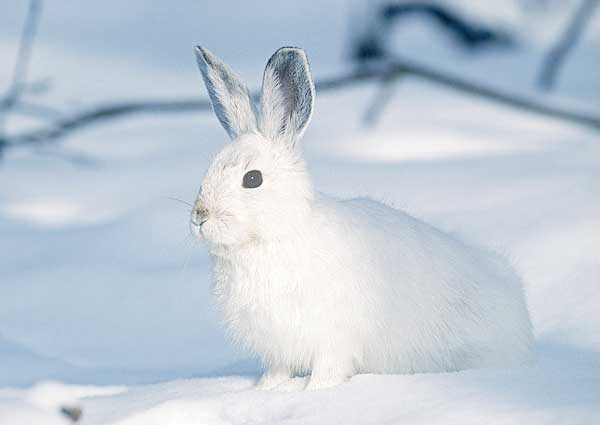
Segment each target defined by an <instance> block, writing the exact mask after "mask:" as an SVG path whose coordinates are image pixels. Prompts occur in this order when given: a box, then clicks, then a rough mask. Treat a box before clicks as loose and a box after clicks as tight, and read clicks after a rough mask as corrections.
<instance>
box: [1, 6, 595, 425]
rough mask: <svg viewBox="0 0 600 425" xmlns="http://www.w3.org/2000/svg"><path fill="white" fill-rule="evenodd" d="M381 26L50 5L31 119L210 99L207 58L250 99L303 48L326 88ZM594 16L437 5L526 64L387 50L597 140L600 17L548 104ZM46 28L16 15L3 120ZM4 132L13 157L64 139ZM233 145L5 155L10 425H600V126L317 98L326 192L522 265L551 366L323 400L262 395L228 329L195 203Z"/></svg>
mask: <svg viewBox="0 0 600 425" xmlns="http://www.w3.org/2000/svg"><path fill="white" fill-rule="evenodd" d="M203 3H206V4H203ZM367 3H368V2H359V1H353V2H346V1H341V0H328V1H319V2H317V1H314V2H312V1H303V2H278V1H274V0H269V1H267V2H261V6H260V7H257V6H256V4H254V3H253V2H236V3H235V4H230V3H227V2H220V3H219V2H194V1H191V0H186V1H180V2H176V3H171V2H152V3H150V2H143V1H138V0H136V1H131V2H118V1H116V0H110V1H105V2H95V3H91V4H85V5H83V4H75V3H72V2H50V1H46V2H43V3H41V5H42V13H41V14H40V22H39V27H38V28H37V34H36V37H35V44H34V47H33V51H32V56H31V60H30V64H29V71H28V76H27V77H28V81H32V82H35V81H40V82H41V83H39V85H41V86H44V85H46V86H47V87H46V89H44V88H42V89H39V91H40V93H37V94H36V93H31V94H28V95H27V96H29V97H28V98H27V99H31V102H32V103H36V104H41V105H48V106H51V107H52V109H53V110H54V109H56V110H57V111H58V113H60V114H63V115H64V116H70V115H71V114H75V113H77V112H78V111H81V110H85V109H86V108H91V107H95V106H97V105H102V104H107V103H112V102H121V101H122V102H131V101H137V100H143V99H158V100H160V99H183V100H185V99H189V98H194V99H196V98H198V99H207V96H206V91H205V88H204V85H203V84H202V79H201V77H200V75H199V73H198V70H197V67H196V63H195V59H194V54H193V46H194V45H196V44H202V45H204V46H206V47H208V48H209V49H211V50H212V51H213V52H215V53H218V55H219V56H220V57H222V58H223V59H224V60H226V61H227V63H229V64H230V65H231V66H232V67H233V68H234V69H235V70H236V71H237V72H238V73H239V74H240V75H241V76H243V78H244V79H245V81H246V82H247V83H248V85H249V86H250V87H251V88H258V87H259V86H260V83H261V78H262V72H263V68H264V64H265V62H266V60H267V59H268V58H269V56H270V55H271V54H272V53H273V52H274V51H275V50H276V49H277V48H279V47H281V46H284V45H296V46H301V47H303V48H304V49H305V50H306V51H307V53H308V55H309V59H310V61H311V67H312V71H313V73H314V76H315V79H316V81H317V82H319V81H325V80H326V79H329V78H332V77H335V76H339V75H346V74H347V73H349V72H351V71H352V70H353V69H354V68H353V67H355V66H356V64H355V63H352V62H351V61H350V59H349V46H350V45H351V43H352V35H353V34H354V33H357V34H359V33H360V32H361V31H365V27H368V25H370V24H372V21H371V18H370V17H369V13H367V12H364V11H370V10H372V9H374V8H375V6H374V5H375V4H376V2H373V4H367ZM579 3H580V2H579V1H565V2H558V1H550V0H548V1H542V0H539V1H538V0H528V1H525V0H514V1H508V2H500V1H494V2H477V3H475V2H467V1H463V0H453V1H451V0H448V1H444V2H436V4H438V5H442V6H444V7H449V8H450V9H451V10H453V11H455V12H456V13H458V14H459V15H460V16H464V17H466V18H468V19H469V20H470V21H473V22H478V23H480V24H482V25H489V26H491V27H492V28H501V29H503V31H506V32H507V33H509V34H511V36H512V38H513V45H512V46H494V47H489V48H486V49H480V50H473V49H471V50H468V49H465V48H464V47H461V46H460V45H458V44H457V42H456V41H454V40H452V39H451V38H449V37H448V36H447V34H446V32H444V30H443V29H440V28H438V27H437V26H436V25H433V24H432V23H431V20H430V19H429V18H427V17H422V16H420V15H416V16H411V17H410V19H405V20H403V21H402V22H401V24H398V25H396V26H394V28H393V29H391V30H390V31H389V34H388V40H387V47H388V48H389V49H390V51H391V52H392V54H393V55H397V56H398V57H401V58H407V59H409V60H411V61H413V62H415V63H418V64H422V65H423V66H425V67H428V69H435V70H437V71H439V72H441V73H444V75H450V76H456V77H457V78H461V79H464V80H467V81H470V82H472V83H473V84H475V85H482V86H485V87H491V88H494V89H495V90H498V91H501V92H502V93H507V94H510V95H514V96H524V97H526V98H527V99H532V100H534V101H535V102H539V103H540V104H544V105H554V106H557V107H559V108H561V109H564V110H568V111H574V112H576V113H579V114H583V115H589V116H596V117H598V116H600V102H599V100H600V78H599V73H598V69H600V11H599V10H597V9H598V8H597V9H596V11H595V14H593V13H591V17H590V19H589V21H588V22H587V25H586V28H585V31H583V32H582V34H581V37H580V39H579V41H578V43H577V45H576V46H575V47H574V48H573V49H572V51H571V52H570V53H569V55H568V57H567V58H565V62H564V63H563V64H562V67H561V70H560V74H559V76H558V78H557V80H556V83H555V86H554V88H553V90H551V91H544V90H541V89H540V88H539V87H538V85H537V80H538V74H539V71H540V67H541V65H542V63H543V60H544V57H545V55H546V54H547V52H548V50H549V49H550V48H551V47H552V46H553V45H554V44H555V43H556V41H557V39H558V38H559V37H560V36H561V34H562V32H563V29H564V27H565V26H567V25H568V23H569V20H570V19H571V17H572V15H573V14H574V13H575V11H576V10H577V8H578V6H579ZM592 3H593V2H592ZM367 6H368V7H367ZM28 7H29V3H28V2H25V1H24V2H11V3H10V4H9V3H8V2H7V3H6V4H4V5H2V6H0V54H1V55H2V61H0V98H1V96H3V93H4V91H5V90H6V89H7V88H8V87H9V86H10V84H11V80H12V79H13V67H14V62H15V57H16V54H17V50H18V47H19V37H20V34H21V31H22V27H23V21H24V19H25V16H26V15H27V11H28ZM361 10H362V11H361ZM363 12H364V13H363ZM374 104H375V107H374V106H373V105H374ZM377 108H379V109H377ZM375 109H377V110H375ZM55 112H56V111H55ZM2 114H3V111H2V110H0V117H2V122H1V124H2V126H1V127H0V130H1V131H2V133H0V134H2V135H3V137H4V136H6V135H16V134H22V132H26V131H29V130H32V129H36V128H41V127H44V125H45V124H44V121H41V120H40V119H39V117H36V116H31V115H22V114H16V113H15V114H10V116H8V114H6V116H5V117H3V116H2ZM226 143H228V139H227V136H226V134H225V133H224V132H223V129H222V128H221V127H220V125H219V123H218V121H217V119H216V118H215V116H214V115H213V113H212V112H211V111H199V110H190V111H188V112H177V113H148V114H139V115H135V116H127V117H126V118H122V119H114V120H109V121H103V122H99V123H97V124H95V125H90V126H88V127H85V128H82V129H80V130H78V131H73V132H72V133H69V134H67V135H65V136H64V137H60V138H56V139H52V141H51V142H48V143H45V142H43V141H42V142H36V143H23V144H22V146H19V145H11V144H10V143H9V144H8V145H7V146H4V144H3V143H0V148H1V155H0V252H1V254H2V255H1V256H0V424H1V425H21V424H23V425H30V424H40V425H42V424H68V423H72V419H70V418H69V417H68V415H65V414H64V413H63V412H61V409H64V408H67V409H71V411H73V410H77V409H80V410H81V412H82V414H81V417H80V418H78V423H81V424H85V425H100V424H102V425H105V424H119V425H137V424H140V425H153V424H178V425H179V424H182V425H184V424H305V423H311V424H332V423H339V424H400V423H403V424H404V423H411V424H412V423H416V424H482V423H485V424H594V423H600V313H599V311H600V127H599V126H598V125H597V126H596V128H594V127H593V125H582V124H581V122H579V123H578V122H575V121H573V120H568V119H567V120H565V119H557V118H553V117H549V116H547V115H543V114H537V113H532V112H529V111H526V110H523V109H519V108H515V107H512V106H510V105H507V104H502V103H499V102H496V101H490V100H488V99H486V98H485V97H481V96H473V95H468V94H465V93H464V92H463V91H461V90H456V89H449V88H448V87H447V86H445V85H444V84H436V83H432V81H430V80H428V79H426V78H420V77H419V76H417V75H410V74H407V75H404V76H402V77H401V78H399V79H398V80H397V81H395V83H394V84H393V85H389V86H384V87H383V88H382V86H381V83H380V82H378V81H376V80H366V81H363V82H359V83H357V84H349V85H345V86H343V87H340V88H333V89H326V90H323V91H322V92H321V91H319V90H317V100H316V106H315V114H314V116H313V119H312V122H311V124H310V127H309V128H308V130H307V131H306V134H305V136H304V139H303V140H302V149H303V152H304V155H305V157H306V160H307V163H308V166H309V171H310V172H311V174H312V178H313V180H314V184H315V186H316V187H317V188H318V189H319V190H320V191H322V192H325V193H328V194H332V195H335V196H337V197H340V198H350V197H357V196H368V197H370V198H373V199H377V200H380V201H384V202H386V203H387V204H389V205H392V206H394V207H396V208H400V209H403V210H405V211H407V212H409V213H411V214H413V215H415V216H417V217H420V218H422V219H424V220H426V221H428V222H430V223H432V224H434V225H436V226H437V227H439V228H441V229H443V230H445V231H447V232H449V233H452V234H455V235H459V236H460V237H462V238H463V239H466V240H468V241H470V242H472V243H474V244H477V245H481V246H484V247H486V248H489V249H493V250H495V251H497V252H500V253H502V254H503V255H505V256H506V257H508V258H509V259H510V261H511V262H512V263H513V265H514V267H515V268H516V270H517V271H518V272H519V273H520V275H521V276H522V277H523V279H524V281H525V292H526V296H527V302H528V307H529V310H530V314H531V318H532V322H533V327H534V334H535V351H536V360H535V362H534V364H533V365H531V366H523V367H518V368H511V369H482V370H469V371H463V372H456V373H441V374H415V375H371V374H364V375H358V376H355V377H353V378H352V379H351V380H350V381H349V382H346V383H344V384H342V385H340V386H337V387H334V388H330V389H324V390H318V391H303V390H302V389H303V387H304V381H305V379H306V378H296V379H295V380H294V382H293V385H292V387H290V388H287V390H286V391H277V390H275V391H261V390H257V389H255V388H254V384H255V382H256V380H257V379H258V377H259V376H260V373H261V369H260V365H259V364H258V363H257V362H256V361H255V360H253V359H251V358H249V357H248V355H247V354H245V353H243V352H241V351H239V350H238V349H236V347H234V346H232V345H231V344H230V343H229V341H228V340H227V339H226V338H225V335H224V332H223V328H222V326H221V323H220V322H219V315H218V314H217V311H216V309H215V308H214V305H213V303H212V299H211V296H210V287H211V275H210V260H209V257H208V254H207V251H206V249H205V247H204V246H203V244H202V243H200V242H198V241H196V240H195V239H193V238H192V237H191V235H190V231H189V225H188V222H189V217H190V207H189V206H187V205H185V204H184V203H182V202H180V200H181V201H184V202H193V200H194V199H195V197H196V194H197V191H198V188H199V186H200V183H201V181H202V178H203V176H204V173H205V172H206V169H207V167H208V165H209V164H210V162H211V159H212V157H213V156H214V155H215V154H216V153H217V152H218V151H219V150H220V149H221V148H222V147H223V146H224V144H226ZM72 416H73V415H72ZM75 416H77V415H75Z"/></svg>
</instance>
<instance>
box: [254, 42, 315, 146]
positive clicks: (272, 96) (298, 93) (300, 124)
mask: <svg viewBox="0 0 600 425" xmlns="http://www.w3.org/2000/svg"><path fill="white" fill-rule="evenodd" d="M314 103H315V85H314V83H313V79H312V75H311V72H310V67H309V65H308V59H307V57H306V53H304V50H302V49H299V48H296V47H282V48H280V49H279V50H277V51H276V52H275V54H274V55H273V56H271V59H269V62H268V63H267V67H266V68H265V75H264V77H263V87H262V94H261V99H260V119H259V121H260V122H259V128H260V131H261V132H262V133H263V134H264V135H265V136H266V137H268V138H271V139H273V140H284V141H285V142H287V143H290V144H291V145H293V144H294V143H296V141H297V140H298V139H299V138H300V137H301V136H302V134H303V133H304V129H305V128H306V126H307V125H308V122H309V121H310V117H311V115H312V111H313V107H314Z"/></svg>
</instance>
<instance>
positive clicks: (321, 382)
mask: <svg viewBox="0 0 600 425" xmlns="http://www.w3.org/2000/svg"><path fill="white" fill-rule="evenodd" d="M347 380H348V376H344V375H335V376H330V375H314V374H313V375H311V376H310V378H309V379H308V383H307V384H306V387H304V389H305V390H309V391H310V390H322V389H324V388H331V387H335V386H337V385H339V384H342V383H344V382H346V381H347Z"/></svg>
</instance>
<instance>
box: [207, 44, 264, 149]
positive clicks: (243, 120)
mask: <svg viewBox="0 0 600 425" xmlns="http://www.w3.org/2000/svg"><path fill="white" fill-rule="evenodd" d="M195 51H196V59H197V61H198V67H199V68H200V72H202V78H203V79H204V84H205V85H206V89H207V91H208V95H209V96H210V100H211V102H212V106H213V109H214V111H215V114H216V115H217V118H219V121H221V125H223V128H224V129H225V131H226V132H227V134H229V137H231V138H232V139H236V138H237V137H238V136H240V135H242V134H244V133H249V132H252V131H255V130H256V127H257V125H256V108H255V106H254V103H253V102H252V99H251V98H250V93H249V92H248V88H247V87H246V85H245V84H244V83H242V82H241V81H240V79H239V77H238V76H237V75H235V73H234V72H233V71H232V70H231V69H230V68H229V67H228V66H227V65H225V63H223V61H221V60H220V59H219V58H217V57H216V56H215V55H213V54H212V53H211V52H209V51H208V50H206V49H204V48H202V47H200V46H196V49H195Z"/></svg>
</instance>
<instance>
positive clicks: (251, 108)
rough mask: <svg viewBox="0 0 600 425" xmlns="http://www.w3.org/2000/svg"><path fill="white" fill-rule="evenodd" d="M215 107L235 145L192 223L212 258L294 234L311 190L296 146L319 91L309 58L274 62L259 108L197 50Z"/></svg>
mask: <svg viewBox="0 0 600 425" xmlns="http://www.w3.org/2000/svg"><path fill="white" fill-rule="evenodd" d="M196 56H197V60H198V65H199V67H200V71H201V72H202V77H203V79H204V83H205V84H206V88H207V91H208V94H209V96H210V99H211V102H212V105H213V109H214V112H215V114H216V115H217V118H218V119H219V121H220V122H221V124H222V126H223V127H224V128H225V131H226V132H227V133H228V134H229V137H230V138H231V139H232V143H231V144H229V145H227V146H226V147H225V148H224V149H223V150H222V151H221V152H220V153H219V154H218V155H217V156H216V157H215V159H214V161H213V163H212V164H211V165H210V167H209V169H208V171H207V174H206V176H205V178H204V181H203V183H202V187H201V189H200V193H199V194H198V199H197V200H196V203H195V206H194V209H193V211H192V217H191V229H192V233H193V234H194V235H195V236H196V237H198V238H203V239H205V240H206V241H208V242H209V246H210V247H211V248H212V249H213V252H219V251H223V250H225V251H229V250H232V249H235V247H240V246H244V245H247V244H249V243H252V242H254V241H269V240H272V239H276V238H282V237H285V235H286V234H289V233H290V232H294V231H297V230H298V229H299V228H300V227H301V226H302V225H303V220H304V219H305V217H306V215H307V213H308V211H309V210H310V208H311V201H312V199H313V190H312V186H311V183H310V180H309V178H308V175H307V173H306V170H305V166H304V162H303V160H302V156H301V154H300V152H299V150H298V149H297V147H296V145H297V142H298V140H299V139H300V137H301V136H302V134H303V132H304V130H305V128H306V126H307V125H308V122H309V121H310V118H311V115H312V111H313V105H314V99H315V88H314V83H313V80H312V76H311V73H310V68H309V65H308V60H307V58H306V54H305V53H304V51H303V50H302V49H298V48H291V47H283V48H281V49H279V50H278V51H277V52H275V54H274V55H273V56H272V57H271V59H269V62H268V63H267V66H266V69H265V73H264V77H263V87H262V93H261V96H260V101H259V104H258V107H257V106H256V105H255V104H254V102H253V99H252V98H251V96H250V93H249V91H248V89H247V88H246V86H245V85H244V84H243V83H242V82H241V81H240V79H239V78H238V77H237V75H236V74H235V73H233V71H231V69H230V68H229V67H228V66H227V65H226V64H224V63H223V62H222V61H221V60H220V59H218V58H217V57H216V56H214V55H213V54H212V53H210V52H209V51H208V50H206V49H203V48H201V47H197V48H196Z"/></svg>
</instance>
